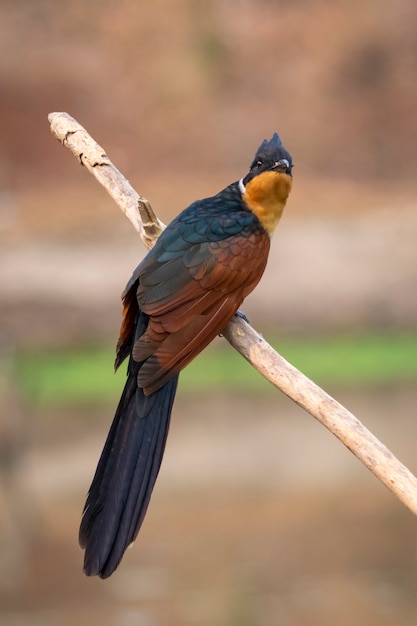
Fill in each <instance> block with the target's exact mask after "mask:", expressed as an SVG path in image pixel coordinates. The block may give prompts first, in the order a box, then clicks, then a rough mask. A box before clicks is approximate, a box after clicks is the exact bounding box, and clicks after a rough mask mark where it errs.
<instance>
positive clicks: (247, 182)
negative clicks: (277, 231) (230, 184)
mask: <svg viewBox="0 0 417 626" xmlns="http://www.w3.org/2000/svg"><path fill="white" fill-rule="evenodd" d="M292 166H293V164H292V158H291V155H290V153H289V152H288V150H286V149H285V148H284V146H283V145H282V142H281V139H280V138H279V136H278V135H277V133H274V134H273V135H272V139H270V141H268V140H267V139H265V140H264V141H263V142H262V143H261V145H260V146H259V148H258V150H257V152H256V154H255V158H254V159H253V161H252V164H251V166H250V168H249V172H248V174H246V176H245V177H244V178H241V179H240V181H239V189H240V191H241V194H242V198H243V200H244V201H245V203H246V205H247V206H248V208H249V209H250V210H251V211H252V212H253V213H255V214H256V215H257V217H258V218H259V220H260V221H261V223H262V224H263V226H264V227H265V229H266V230H267V231H268V232H269V233H270V234H272V231H273V230H274V228H275V226H276V224H277V222H278V220H279V218H280V217H281V214H282V211H283V209H284V207H285V203H286V201H287V198H288V195H289V193H290V191H291V184H292Z"/></svg>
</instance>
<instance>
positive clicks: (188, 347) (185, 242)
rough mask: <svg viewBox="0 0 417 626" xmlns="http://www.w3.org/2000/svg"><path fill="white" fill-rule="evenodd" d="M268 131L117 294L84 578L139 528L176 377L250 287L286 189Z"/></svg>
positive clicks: (279, 151)
mask: <svg viewBox="0 0 417 626" xmlns="http://www.w3.org/2000/svg"><path fill="white" fill-rule="evenodd" d="M291 171H292V159H291V156H290V154H289V153H288V152H287V150H286V149H285V148H284V146H283V145H282V143H281V140H280V138H279V137H278V135H277V134H276V133H275V134H274V135H273V137H272V139H271V140H270V141H267V140H265V141H264V142H263V143H262V144H261V145H260V147H259V148H258V151H257V152H256V155H255V158H254V160H253V162H252V165H251V166H250V169H249V173H248V174H247V175H246V176H245V177H244V178H241V179H240V180H239V181H238V182H234V183H232V184H231V185H229V186H228V187H226V188H225V189H223V190H222V191H220V192H219V193H218V194H217V195H215V196H212V197H210V198H205V199H204V200H197V201H196V202H194V203H193V204H191V205H190V206H189V207H188V208H187V209H185V210H184V211H183V212H182V213H180V214H179V215H178V216H177V217H176V218H175V219H174V220H173V221H172V222H171V223H170V224H169V225H168V226H167V228H166V229H165V230H164V231H163V232H162V234H161V235H160V237H159V239H158V240H157V242H156V244H155V246H154V247H153V248H152V250H150V252H148V254H147V255H146V256H145V258H144V259H143V261H142V262H141V263H140V264H139V266H138V267H137V268H136V270H135V271H134V273H133V276H132V278H131V279H130V281H129V282H128V284H127V287H126V289H125V291H124V293H123V295H122V301H123V305H124V310H123V321H122V326H121V331H120V338H119V341H118V345H117V353H116V362H115V368H116V369H117V368H118V367H119V365H120V364H121V363H122V362H123V361H124V359H125V358H126V357H129V362H128V371H127V381H126V384H125V387H124V390H123V393H122V397H121V399H120V402H119V405H118V407H117V410H116V414H115V417H114V420H113V423H112V426H111V428H110V432H109V434H108V437H107V441H106V443H105V446H104V449H103V452H102V454H101V457H100V460H99V462H98V466H97V470H96V473H95V476H94V478H93V482H92V484H91V487H90V490H89V492H88V496H87V501H86V504H85V507H84V512H83V517H82V521H81V526H80V534H79V540H80V545H81V547H82V548H84V549H85V555H84V572H85V574H87V575H88V576H94V575H98V576H100V577H101V578H107V577H108V576H110V575H111V574H112V573H113V572H114V570H115V569H116V568H117V566H118V565H119V563H120V561H121V559H122V557H123V554H124V552H125V550H126V548H127V547H128V546H129V545H130V544H131V543H132V542H133V541H134V540H135V538H136V536H137V534H138V532H139V529H140V526H141V524H142V522H143V518H144V516H145V513H146V510H147V507H148V504H149V500H150V497H151V494H152V489H153V487H154V484H155V481H156V477H157V475H158V472H159V468H160V465H161V461H162V456H163V453H164V448H165V442H166V438H167V434H168V427H169V422H170V416H171V410H172V405H173V402H174V397H175V392H176V388H177V383H178V376H179V372H180V371H181V370H182V369H183V368H184V367H185V366H186V365H187V364H188V363H189V362H190V361H191V360H192V359H194V357H196V356H197V355H198V354H199V353H200V352H201V351H202V350H203V349H204V348H205V347H206V346H207V345H208V344H209V343H210V342H211V341H212V340H213V339H214V337H216V335H218V334H219V333H220V332H221V331H222V329H223V328H224V327H225V326H226V324H227V323H228V322H229V321H230V320H231V318H232V317H233V316H234V315H235V313H236V312H237V310H238V309H239V307H240V305H241V303H242V301H243V299H244V298H245V297H246V296H247V295H248V294H249V293H250V292H251V291H252V290H253V289H254V288H255V286H256V285H257V283H258V282H259V280H260V278H261V276H262V274H263V272H264V269H265V266H266V262H267V258H268V252H269V246H270V237H271V235H272V233H273V230H274V228H275V226H276V225H277V223H278V221H279V219H280V217H281V215H282V212H283V209H284V207H285V203H286V201H287V197H288V194H289V193H290V190H291V182H292V175H291Z"/></svg>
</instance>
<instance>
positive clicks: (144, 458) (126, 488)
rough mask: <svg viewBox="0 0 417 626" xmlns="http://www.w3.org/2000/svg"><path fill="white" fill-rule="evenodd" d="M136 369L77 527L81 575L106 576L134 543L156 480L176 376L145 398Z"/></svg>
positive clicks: (131, 370) (134, 366)
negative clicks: (82, 566) (80, 555)
mask: <svg viewBox="0 0 417 626" xmlns="http://www.w3.org/2000/svg"><path fill="white" fill-rule="evenodd" d="M139 367H140V366H139V364H137V363H135V362H134V361H133V360H132V359H131V360H130V363H129V374H128V379H127V382H126V385H125V388H124V390H123V394H122V397H121V399H120V402H119V406H118V407H117V410H116V414H115V417H114V420H113V423H112V426H111V429H110V432H109V434H108V437H107V441H106V443H105V446H104V449H103V452H102V454H101V457H100V460H99V462H98V466H97V470H96V473H95V476H94V478H93V482H92V484H91V487H90V490H89V492H88V497H87V501H86V504H85V507H84V513H83V518H82V521H81V526H80V534H79V541H80V545H81V547H82V548H84V549H85V555H84V572H85V574H87V576H94V575H98V576H100V577H101V578H107V577H108V576H110V575H111V574H112V573H113V572H114V570H115V569H116V567H117V566H118V565H119V563H120V561H121V559H122V557H123V554H124V552H125V550H126V548H127V547H128V546H129V545H130V544H131V543H132V542H133V541H134V540H135V538H136V536H137V534H138V532H139V529H140V526H141V524H142V522H143V518H144V517H145V513H146V510H147V508H148V504H149V501H150V498H151V494H152V489H153V487H154V484H155V481H156V478H157V476H158V472H159V467H160V465H161V461H162V456H163V454H164V449H165V442H166V438H167V434H168V428H169V421H170V416H171V410H172V405H173V402H174V397H175V392H176V388H177V382H178V376H175V377H174V378H172V379H171V380H170V381H169V382H168V383H166V385H164V387H162V388H161V389H159V390H158V391H156V392H155V393H153V394H151V395H150V396H145V395H144V393H143V391H142V389H140V388H139V387H138V386H137V373H138V370H139Z"/></svg>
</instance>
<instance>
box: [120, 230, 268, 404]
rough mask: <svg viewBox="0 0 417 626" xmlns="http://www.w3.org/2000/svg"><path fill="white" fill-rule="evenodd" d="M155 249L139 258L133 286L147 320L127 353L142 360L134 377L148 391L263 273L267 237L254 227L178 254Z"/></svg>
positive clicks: (192, 351)
mask: <svg viewBox="0 0 417 626" xmlns="http://www.w3.org/2000/svg"><path fill="white" fill-rule="evenodd" d="M177 247H179V244H177ZM156 252H157V251H156ZM159 252H160V254H157V253H156V254H154V255H152V254H150V255H148V256H147V257H146V258H145V260H144V261H145V262H144V263H143V264H141V266H140V273H139V285H138V289H137V299H138V302H139V307H140V309H141V310H142V311H143V312H144V313H145V314H146V315H148V316H149V324H148V328H147V331H146V333H144V334H143V335H142V336H141V337H140V338H137V340H136V341H135V342H134V345H133V352H132V354H133V358H134V359H135V360H136V361H139V362H142V361H145V362H144V363H143V365H142V366H141V369H140V372H139V376H138V383H139V385H140V386H141V387H143V388H144V390H145V392H146V393H147V394H149V393H152V392H153V391H155V390H156V389H158V388H159V387H161V386H162V385H163V384H165V382H167V381H168V380H169V379H170V378H171V377H172V376H173V375H174V374H176V373H178V372H179V371H180V370H181V369H183V368H184V367H185V366H186V365H187V364H188V363H189V362H190V361H191V360H192V359H193V358H194V357H195V356H197V354H198V353H199V352H201V350H203V348H205V347H206V346H207V345H208V344H209V343H210V342H211V341H212V339H213V338H214V337H215V336H216V335H217V334H219V332H221V330H222V329H223V328H224V327H225V326H226V324H227V322H228V321H229V320H230V319H231V318H232V317H233V315H234V314H235V312H236V311H237V309H238V308H239V306H240V304H241V303H242V301H243V299H244V298H245V296H246V295H247V294H248V293H249V292H250V291H252V289H253V288H254V287H255V285H256V284H257V283H258V281H259V279H260V278H261V276H262V273H263V271H264V269H265V265H266V261H267V257H268V252H269V237H268V235H266V233H265V232H264V231H262V230H261V229H257V230H255V231H254V232H249V233H248V232H246V234H245V235H243V234H241V233H239V234H236V235H233V236H229V237H227V238H225V239H223V240H221V241H211V242H207V241H205V242H202V243H195V244H192V245H187V246H184V249H183V250H181V252H180V253H179V254H178V253H177V252H171V254H170V255H169V254H167V251H166V250H162V252H161V250H160V251H159ZM178 252H179V251H178ZM161 259H162V260H161Z"/></svg>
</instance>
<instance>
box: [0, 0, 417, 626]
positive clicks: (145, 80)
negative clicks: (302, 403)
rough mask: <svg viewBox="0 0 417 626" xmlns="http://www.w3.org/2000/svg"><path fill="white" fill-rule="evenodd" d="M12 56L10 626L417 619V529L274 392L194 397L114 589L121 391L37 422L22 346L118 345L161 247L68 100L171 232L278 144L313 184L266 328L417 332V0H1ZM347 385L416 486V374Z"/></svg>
mask: <svg viewBox="0 0 417 626" xmlns="http://www.w3.org/2000/svg"><path fill="white" fill-rule="evenodd" d="M0 51H1V52H0V125H1V135H0V241H1V244H0V349H1V359H0V375H1V376H2V381H0V382H1V385H0V387H1V393H2V405H3V406H2V408H1V412H0V418H1V420H2V423H1V429H0V436H1V437H2V441H1V450H0V456H1V467H2V482H1V485H0V515H1V517H0V533H1V538H0V549H1V554H0V623H1V624H2V625H3V624H4V625H5V626H9V625H10V626H17V625H19V626H20V625H26V624H31V625H32V624H65V625H66V624H74V623H75V622H77V623H78V624H79V625H80V626H81V625H84V624H90V623H93V622H94V621H100V623H101V624H105V625H107V624H109V625H112V624H118V625H119V624H120V625H122V626H130V625H131V624H135V625H139V626H155V625H157V624H158V625H159V624H161V625H162V624H163V625H165V624H170V625H171V626H172V625H176V624H178V625H181V626H187V625H188V624H190V625H191V624H193V625H194V624H199V625H202V626H203V625H204V626H206V625H209V624H210V625H212V624H224V625H227V626H229V625H239V626H252V625H254V624H263V625H266V626H269V625H270V626H275V625H277V624H285V625H288V626H301V625H303V626H305V624H311V625H320V626H322V625H324V624H332V625H333V624H338V625H342V626H343V625H345V624H346V625H348V624H353V623H354V624H356V625H359V626H361V625H365V624H366V625H367V626H372V625H373V624H378V625H379V626H385V625H388V624H389V625H391V624H396V625H399V626H402V625H404V626H405V625H411V624H415V623H416V620H417V585H416V576H417V560H416V559H417V544H416V537H417V521H416V520H415V519H414V518H413V517H412V515H411V514H409V513H408V512H407V511H406V510H405V509H403V507H402V505H400V504H399V503H398V502H396V501H395V500H394V498H393V496H391V495H390V494H389V493H388V492H386V491H385V490H384V489H383V488H382V487H381V486H380V485H379V484H378V483H377V482H376V480H375V479H373V478H372V477H371V476H369V475H368V473H367V472H366V471H365V470H364V469H363V468H362V467H360V464H359V462H358V461H356V460H355V459H354V458H353V457H352V456H351V455H350V454H349V453H348V452H347V451H345V450H344V449H343V448H342V447H341V446H340V444H338V443H337V442H336V441H335V440H334V439H333V438H332V437H330V435H328V433H326V432H324V431H323V429H321V428H320V427H319V426H318V425H316V424H315V423H313V420H311V419H310V418H309V416H307V415H305V414H304V413H303V412H302V411H301V410H300V409H298V408H297V407H295V406H292V405H291V403H290V402H289V401H288V400H287V399H286V398H283V397H281V395H280V394H278V393H274V392H269V391H267V387H266V386H265V387H262V392H261V393H260V392H251V391H248V390H244V389H242V390H239V391H238V392H236V391H235V392H230V393H229V392H227V391H222V392H221V393H220V394H215V393H213V392H211V393H206V394H204V392H202V393H201V394H199V393H192V392H190V390H188V391H187V392H185V393H184V394H182V393H181V390H180V392H179V394H178V401H177V403H176V408H175V413H174V421H173V425H172V429H171V433H170V438H169V443H168V449H167V453H166V458H165V460H164V463H163V468H162V472H161V475H160V478H159V480H158V485H157V489H156V492H155V495H154V498H153V502H152V506H151V508H150V511H149V514H148V518H147V520H146V523H145V525H144V527H143V530H142V532H141V535H140V539H139V540H138V541H137V543H136V545H135V547H134V549H133V550H132V551H131V552H130V554H128V555H127V556H126V558H125V560H124V562H123V564H122V567H121V568H120V570H119V571H118V572H117V573H116V574H115V576H114V577H113V578H112V579H110V580H109V581H107V582H102V581H97V580H89V579H87V578H85V577H84V576H83V574H82V572H81V562H82V556H81V552H80V551H79V549H78V546H77V528H78V523H79V516H80V511H81V508H82V506H83V499H84V494H85V491H86V489H87V488H88V485H89V481H90V479H91V477H92V473H93V471H94V468H95V464H96V462H97V459H98V454H99V452H100V449H101V446H102V443H103V441H104V437H105V434H106V432H107V428H108V425H109V422H110V419H111V416H112V413H113V410H114V402H111V403H110V402H107V403H106V402H105V403H101V404H97V405H93V406H88V408H86V407H85V406H84V407H83V409H81V408H76V407H74V406H73V405H71V404H69V405H66V404H65V403H63V404H62V405H57V406H55V407H53V408H51V407H49V408H46V409H44V410H40V409H39V407H35V406H33V405H32V404H31V402H30V401H28V399H27V398H26V397H24V396H23V395H22V393H21V390H20V388H19V372H18V371H16V369H17V365H16V364H17V363H18V360H16V355H18V354H19V353H20V352H22V351H23V352H24V351H34V352H35V353H36V351H44V350H63V349H69V350H71V349H73V347H74V346H79V345H86V344H88V345H100V344H111V343H114V341H115V339H116V336H117V330H118V325H119V318H120V301H119V294H120V292H121V290H122V289H123V287H124V284H125V282H126V281H127V279H128V278H129V276H130V273H131V271H132V269H133V268H134V267H135V266H136V265H137V263H138V262H139V260H140V259H141V258H142V256H143V254H144V248H143V246H142V244H141V243H140V242H138V238H137V236H136V235H135V233H134V232H133V229H132V228H131V226H130V225H129V223H128V222H127V220H126V219H125V218H124V217H123V216H122V215H121V213H120V212H119V211H118V210H117V208H116V207H115V205H114V204H113V203H112V201H111V200H110V199H109V198H108V197H107V196H106V194H105V192H104V191H103V190H102V189H100V188H99V187H98V185H97V183H96V182H95V181H94V180H93V179H92V178H91V177H90V176H89V175H88V174H87V173H86V172H85V171H84V170H83V169H82V168H81V167H79V166H78V165H77V163H76V161H75V160H74V159H73V157H72V156H71V155H70V154H69V153H68V152H67V151H66V150H65V149H64V148H62V147H61V146H60V145H59V144H58V143H57V142H56V141H55V140H54V139H53V137H52V136H51V134H50V132H49V128H48V122H47V114H48V113H49V112H50V111H61V110H62V111H67V112H68V113H70V114H71V115H72V116H74V117H75V118H76V119H77V120H78V121H79V122H80V123H81V124H83V125H84V126H85V127H86V128H87V129H88V130H89V132H90V133H91V134H92V135H93V136H94V138H95V139H96V140H97V141H98V142H100V143H101V144H102V145H103V146H104V148H105V149H106V151H107V152H108V154H109V156H110V158H111V159H112V160H113V162H114V163H115V164H116V165H117V167H118V168H119V169H120V170H121V171H122V172H123V173H124V174H125V176H126V177H127V178H129V179H130V181H131V182H132V184H133V185H134V186H135V187H136V189H137V190H138V191H139V192H140V193H142V194H143V195H145V196H146V197H147V198H148V199H150V200H151V202H152V204H153V206H154V208H155V209H156V211H157V213H158V215H159V216H160V218H161V219H162V220H164V221H165V222H167V221H169V219H170V218H171V217H173V216H174V215H175V214H176V213H178V212H179V211H180V210H181V209H182V208H184V207H185V206H186V205H187V204H189V203H190V202H191V201H193V200H195V199H196V198H198V197H203V196H206V195H210V194H212V193H215V192H217V191H218V190H220V189H221V188H222V187H224V186H226V185H227V184H229V183H230V182H231V181H233V180H236V179H238V178H240V177H241V176H242V175H243V174H244V173H245V172H246V170H247V167H248V165H249V163H250V161H251V159H252V157H253V154H254V151H255V150H256V148H257V146H258V144H259V143H260V141H262V140H263V139H264V137H270V136H271V135H272V133H273V132H274V131H278V132H279V133H280V135H281V138H282V140H283V142H284V144H285V146H286V147H287V148H288V149H289V150H290V152H291V153H292V155H293V159H294V163H295V168H294V190H293V193H292V196H291V198H290V201H289V203H288V208H287V211H286V215H285V217H284V218H283V220H282V222H281V224H280V226H279V229H278V232H277V234H276V236H275V238H274V243H273V249H272V253H271V259H270V264H269V267H268V270H267V272H266V274H265V277H264V279H263V281H262V283H261V285H260V286H259V288H258V289H257V290H256V292H255V294H253V295H252V296H251V297H250V298H249V299H248V302H247V303H246V304H245V311H246V312H247V313H248V315H249V317H250V319H251V322H252V323H253V325H254V326H255V327H257V328H258V329H259V330H262V331H264V332H266V333H268V332H270V333H272V334H273V335H274V336H279V335H281V336H283V337H292V336H298V337H299V336H310V337H311V336H314V335H317V334H319V335H329V334H340V333H341V334H344V333H350V332H352V331H355V332H380V333H382V334H383V333H401V332H405V331H407V332H411V333H414V332H415V331H416V328H417V324H416V320H417V316H416V313H417V215H416V202H417V181H416V176H415V168H416V164H417V123H416V110H417V81H416V76H417V4H416V3H415V2H414V1H413V0H395V1H394V0H382V1H380V2H376V1H373V0H363V1H362V2H348V1H347V0H341V1H340V2H337V3H331V2H327V1H326V0H294V1H293V2H282V1H281V0H257V1H255V0H252V1H250V0H235V1H231V0H229V1H227V0H213V1H212V2H203V1H202V0H177V1H176V2H169V1H168V0H156V1H155V2H153V3H136V2H133V1H132V0H130V1H128V0H121V1H120V2H118V3H114V2H108V1H105V0H103V1H102V2H99V3H93V2H90V3H87V2H82V1H81V0H73V1H72V2H69V3H64V2H62V1H56V0H55V1H53V0H39V1H38V2H32V1H30V0H19V1H12V0H1V2H0ZM416 359H417V355H416ZM111 367H112V363H111V361H110V362H109V368H110V369H111ZM198 367H200V368H202V369H203V370H204V357H202V358H201V359H200V360H199V365H198ZM253 376H257V374H256V372H253ZM329 391H330V392H331V393H332V394H333V395H336V396H337V397H338V399H339V400H340V401H341V402H343V403H345V404H347V405H348V406H349V408H351V409H352V410H353V411H354V412H355V413H356V414H357V415H358V417H359V418H360V419H362V420H363V421H364V422H365V424H366V425H367V426H368V427H370V428H371V429H372V430H374V432H375V434H376V435H377V436H379V437H381V439H382V440H383V441H384V442H385V443H386V444H387V445H388V446H389V447H391V448H392V449H393V450H394V452H396V453H398V455H399V456H400V458H401V459H402V460H403V461H404V462H405V463H406V464H407V465H408V466H409V467H410V469H412V470H413V471H416V469H417V464H416V462H415V445H414V437H413V435H414V434H415V423H414V418H415V417H416V408H415V407H416V401H417V391H416V385H415V381H411V382H410V381H407V382H406V383H405V382H404V383H403V384H400V383H396V384H395V385H394V384H393V385H391V386H388V387H387V386H384V387H363V386H361V387H360V388H357V387H355V386H353V387H350V388H346V387H344V388H343V389H338V388H334V389H329Z"/></svg>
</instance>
